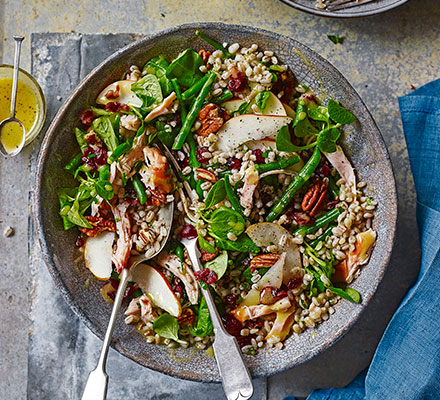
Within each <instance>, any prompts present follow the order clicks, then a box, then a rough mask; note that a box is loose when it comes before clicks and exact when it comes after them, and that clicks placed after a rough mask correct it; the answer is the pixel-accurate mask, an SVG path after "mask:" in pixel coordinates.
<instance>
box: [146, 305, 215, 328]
mask: <svg viewBox="0 0 440 400" xmlns="http://www.w3.org/2000/svg"><path fill="white" fill-rule="evenodd" d="M153 328H154V325H153ZM189 331H190V332H191V333H192V334H193V335H194V336H199V337H203V336H212V335H214V328H213V326H212V322H211V318H210V316H209V310H208V306H207V305H206V301H205V298H204V297H202V300H201V301H200V307H199V312H198V316H197V325H196V327H192V328H189Z"/></svg>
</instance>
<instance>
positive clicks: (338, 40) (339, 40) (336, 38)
mask: <svg viewBox="0 0 440 400" xmlns="http://www.w3.org/2000/svg"><path fill="white" fill-rule="evenodd" d="M327 37H328V38H329V39H330V40H331V41H332V42H333V43H334V44H338V43H342V42H343V41H344V38H343V37H341V36H336V35H327Z"/></svg>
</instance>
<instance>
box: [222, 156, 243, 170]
mask: <svg viewBox="0 0 440 400" xmlns="http://www.w3.org/2000/svg"><path fill="white" fill-rule="evenodd" d="M226 165H227V166H228V168H229V169H240V167H241V160H239V159H238V158H235V157H229V158H228V159H227V161H226Z"/></svg>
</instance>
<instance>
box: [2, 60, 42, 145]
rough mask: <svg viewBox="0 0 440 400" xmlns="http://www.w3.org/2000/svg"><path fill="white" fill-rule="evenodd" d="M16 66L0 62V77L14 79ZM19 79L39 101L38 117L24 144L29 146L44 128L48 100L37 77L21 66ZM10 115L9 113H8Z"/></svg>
mask: <svg viewBox="0 0 440 400" xmlns="http://www.w3.org/2000/svg"><path fill="white" fill-rule="evenodd" d="M13 71H14V67H13V66H12V65H6V64H0V79H2V78H3V79H4V78H10V79H11V80H12V75H13ZM18 81H19V82H22V83H23V84H25V85H26V86H27V87H28V88H29V89H30V90H31V91H32V93H33V94H34V96H35V99H36V101H37V109H36V117H35V121H34V122H33V124H32V126H31V128H30V129H29V130H27V131H26V140H25V143H24V145H25V146H27V145H28V144H29V143H30V142H32V140H34V139H35V138H36V137H37V136H38V134H39V133H40V132H41V129H42V128H43V125H44V121H45V119H46V101H45V98H44V93H43V91H42V90H41V87H40V85H39V84H38V82H37V81H36V80H35V78H34V77H33V76H32V75H31V74H29V73H28V72H26V71H24V70H22V69H21V68H20V70H19V72H18ZM8 117H9V113H8Z"/></svg>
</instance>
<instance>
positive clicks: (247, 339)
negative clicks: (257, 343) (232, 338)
mask: <svg viewBox="0 0 440 400" xmlns="http://www.w3.org/2000/svg"><path fill="white" fill-rule="evenodd" d="M237 343H238V346H239V347H240V348H242V347H244V346H249V345H250V344H251V343H252V336H250V335H248V336H238V337H237Z"/></svg>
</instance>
